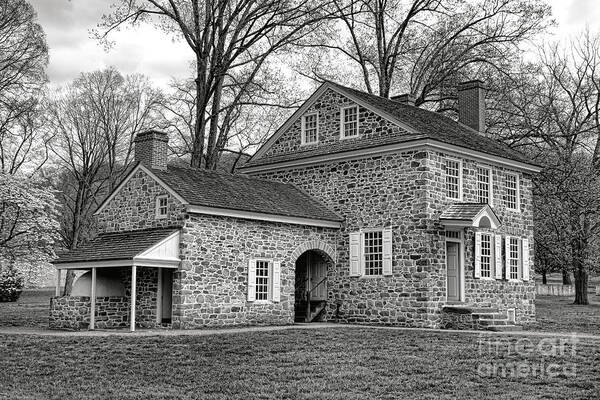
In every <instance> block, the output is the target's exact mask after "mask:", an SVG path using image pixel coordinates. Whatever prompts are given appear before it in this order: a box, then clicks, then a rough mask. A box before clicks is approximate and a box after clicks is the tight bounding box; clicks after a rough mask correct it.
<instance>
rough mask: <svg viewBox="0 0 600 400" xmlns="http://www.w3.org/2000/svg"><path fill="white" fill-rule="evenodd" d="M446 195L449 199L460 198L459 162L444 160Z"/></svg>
mask: <svg viewBox="0 0 600 400" xmlns="http://www.w3.org/2000/svg"><path fill="white" fill-rule="evenodd" d="M445 174H446V196H448V197H449V198H451V199H459V198H460V188H459V186H460V162H458V161H453V160H446V164H445Z"/></svg>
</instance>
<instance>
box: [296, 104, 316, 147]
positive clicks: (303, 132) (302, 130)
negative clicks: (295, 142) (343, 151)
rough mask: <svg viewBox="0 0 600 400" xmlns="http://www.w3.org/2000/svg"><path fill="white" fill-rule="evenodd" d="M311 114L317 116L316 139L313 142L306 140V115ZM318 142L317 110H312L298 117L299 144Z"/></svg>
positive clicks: (309, 115)
mask: <svg viewBox="0 0 600 400" xmlns="http://www.w3.org/2000/svg"><path fill="white" fill-rule="evenodd" d="M313 115H314V116H315V117H316V118H317V140H315V141H314V142H307V141H306V117H311V116H313ZM318 143H319V112H318V111H314V112H310V113H306V114H304V115H303V116H302V118H301V119H300V146H310V145H313V144H318Z"/></svg>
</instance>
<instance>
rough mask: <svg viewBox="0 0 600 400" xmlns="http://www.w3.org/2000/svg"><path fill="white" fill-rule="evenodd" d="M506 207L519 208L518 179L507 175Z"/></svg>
mask: <svg viewBox="0 0 600 400" xmlns="http://www.w3.org/2000/svg"><path fill="white" fill-rule="evenodd" d="M505 200H506V207H507V208H512V209H516V208H517V177H516V176H515V175H506V197H505Z"/></svg>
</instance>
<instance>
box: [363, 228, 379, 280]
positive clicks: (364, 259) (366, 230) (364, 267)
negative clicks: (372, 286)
mask: <svg viewBox="0 0 600 400" xmlns="http://www.w3.org/2000/svg"><path fill="white" fill-rule="evenodd" d="M372 233H379V234H380V235H381V254H380V257H381V259H380V260H379V261H380V262H381V273H379V274H367V258H366V256H367V254H366V252H365V248H366V240H367V237H366V236H367V235H368V234H372ZM360 245H361V251H360V256H361V269H362V275H363V276H365V277H368V278H379V277H383V276H384V274H383V253H384V251H383V229H365V230H363V231H361V235H360ZM373 254H377V253H373Z"/></svg>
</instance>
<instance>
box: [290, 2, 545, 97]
mask: <svg viewBox="0 0 600 400" xmlns="http://www.w3.org/2000/svg"><path fill="white" fill-rule="evenodd" d="M335 4H336V6H337V16H338V24H336V25H334V26H331V25H329V26H328V27H327V29H328V31H320V32H318V33H317V34H318V35H319V36H318V39H316V40H312V42H308V43H306V44H305V46H306V47H308V48H309V49H313V48H315V47H318V48H321V49H322V50H328V51H330V52H331V53H332V54H333V56H332V57H331V58H328V59H326V60H325V61H326V62H325V63H323V62H322V60H320V59H317V60H316V62H315V63H309V64H305V65H304V66H303V67H300V70H302V71H303V73H304V74H305V75H308V76H312V77H314V78H316V79H320V80H323V79H336V78H338V76H339V73H340V70H341V69H342V68H341V67H342V66H343V67H346V66H348V65H349V66H352V67H354V71H356V74H355V75H356V77H357V78H358V79H359V81H361V83H362V86H363V87H364V88H365V89H366V90H367V91H368V92H369V93H375V94H378V95H380V96H383V97H389V96H390V95H391V94H392V91H393V90H395V91H398V92H399V91H400V90H401V91H403V92H409V93H411V94H413V95H414V96H415V97H416V104H417V105H421V104H423V103H426V102H438V101H440V99H444V98H446V97H448V96H450V97H451V98H452V99H454V98H455V97H456V93H455V89H454V88H455V87H456V81H457V80H460V79H463V78H464V77H465V76H468V75H469V74H470V73H471V72H472V70H473V69H478V68H480V67H481V66H487V67H491V68H494V69H495V70H496V72H497V73H503V70H504V68H505V62H504V61H505V60H506V59H507V57H508V56H509V55H512V53H514V52H515V51H516V50H517V46H518V44H520V43H522V42H523V41H524V40H526V39H528V38H531V37H533V36H534V35H535V34H537V33H539V32H540V31H541V30H543V29H544V28H545V26H546V25H547V24H548V16H549V15H550V8H549V7H548V6H547V5H545V4H544V3H542V2H541V1H538V0H527V1H517V0H484V1H456V0H408V1H407V0H393V1H389V0H358V1H356V0H335ZM338 30H340V31H341V34H336V32H337V31H338ZM312 52H313V50H311V54H310V57H309V59H310V58H313V54H312ZM334 57H335V58H337V60H338V61H337V65H338V66H340V67H338V68H332V67H331V61H332V60H333V58H334ZM304 61H305V60H303V62H304ZM307 68H308V71H307Z"/></svg>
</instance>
